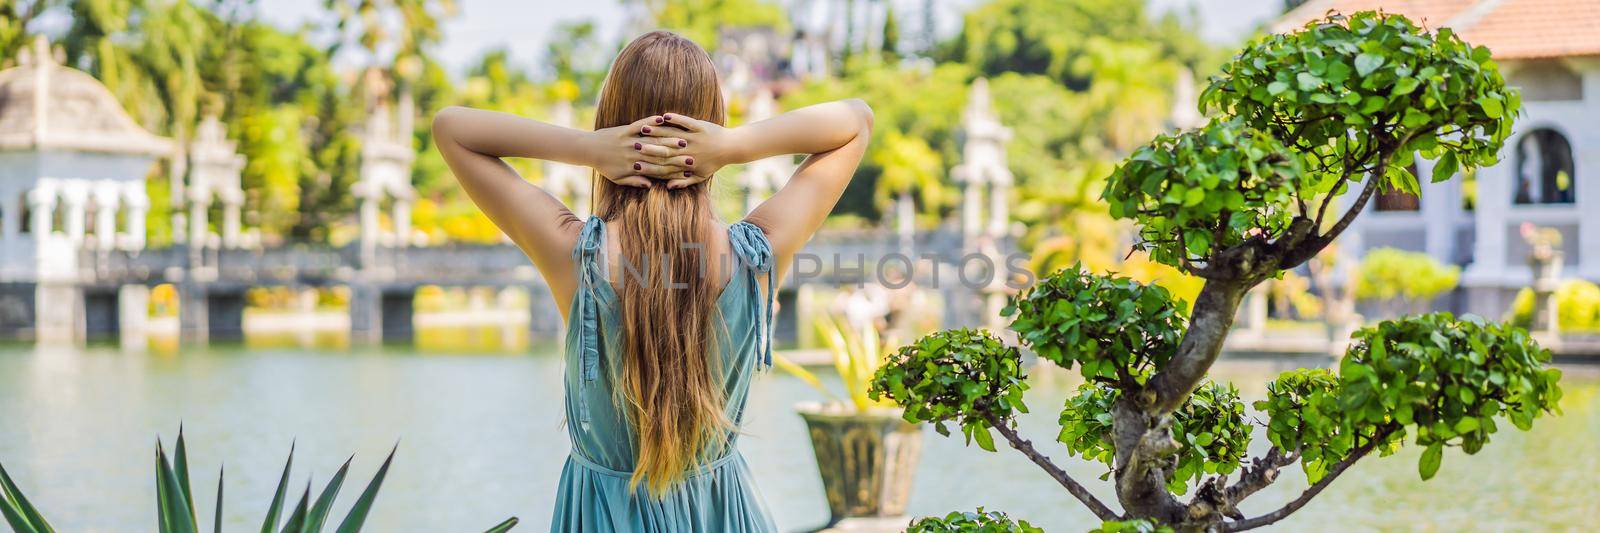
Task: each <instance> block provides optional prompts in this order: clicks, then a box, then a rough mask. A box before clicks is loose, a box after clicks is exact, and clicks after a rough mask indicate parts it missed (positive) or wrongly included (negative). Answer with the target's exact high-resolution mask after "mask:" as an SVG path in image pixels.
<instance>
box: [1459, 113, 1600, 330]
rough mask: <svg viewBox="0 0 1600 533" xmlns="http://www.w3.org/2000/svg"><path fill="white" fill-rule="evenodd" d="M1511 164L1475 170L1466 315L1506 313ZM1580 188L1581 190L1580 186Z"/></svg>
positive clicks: (1509, 146) (1464, 280)
mask: <svg viewBox="0 0 1600 533" xmlns="http://www.w3.org/2000/svg"><path fill="white" fill-rule="evenodd" d="M1515 139H1516V138H1513V139H1512V140H1511V141H1507V142H1506V148H1505V149H1504V150H1501V153H1500V157H1501V160H1502V161H1510V160H1511V155H1512V154H1511V152H1512V151H1513V150H1515V148H1513V147H1514V146H1515V142H1514V141H1515ZM1515 166H1516V165H1514V164H1499V165H1495V166H1492V167H1485V168H1480V169H1478V185H1477V187H1478V199H1477V209H1476V211H1475V212H1474V214H1473V215H1474V217H1475V221H1474V223H1475V225H1476V228H1475V230H1474V233H1473V252H1472V264H1471V265H1468V266H1467V269H1466V271H1465V272H1462V274H1461V285H1462V286H1463V287H1465V288H1466V289H1467V309H1466V311H1467V312H1470V313H1476V314H1479V315H1483V316H1486V317H1498V316H1501V315H1503V314H1505V312H1506V303H1507V299H1506V298H1505V297H1504V296H1505V295H1504V294H1503V293H1505V292H1508V291H1506V289H1505V288H1504V287H1505V285H1506V281H1507V280H1506V270H1507V267H1508V266H1510V265H1509V264H1508V261H1507V257H1506V255H1507V252H1506V246H1507V242H1508V239H1509V237H1508V232H1507V224H1508V222H1507V220H1506V214H1507V212H1508V211H1510V210H1511V200H1512V192H1511V190H1512V189H1511V183H1512V181H1513V180H1514V179H1515V172H1516V169H1515ZM1579 185H1580V187H1579V188H1580V189H1582V187H1581V185H1582V184H1581V183H1580V184H1579Z"/></svg>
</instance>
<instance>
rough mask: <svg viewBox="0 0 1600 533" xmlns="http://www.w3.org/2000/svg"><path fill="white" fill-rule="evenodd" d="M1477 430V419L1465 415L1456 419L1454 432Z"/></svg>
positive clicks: (1462, 432)
mask: <svg viewBox="0 0 1600 533" xmlns="http://www.w3.org/2000/svg"><path fill="white" fill-rule="evenodd" d="M1477 430H1478V419H1476V418H1472V417H1470V416H1469V417H1466V418H1463V419H1461V420H1457V421H1456V433H1460V434H1463V435H1465V434H1467V433H1472V432H1474V431H1477Z"/></svg>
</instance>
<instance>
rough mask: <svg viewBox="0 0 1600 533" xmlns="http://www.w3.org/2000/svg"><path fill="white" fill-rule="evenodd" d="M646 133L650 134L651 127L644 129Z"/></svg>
mask: <svg viewBox="0 0 1600 533" xmlns="http://www.w3.org/2000/svg"><path fill="white" fill-rule="evenodd" d="M644 132H645V133H647V134H648V133H650V126H645V127H644Z"/></svg>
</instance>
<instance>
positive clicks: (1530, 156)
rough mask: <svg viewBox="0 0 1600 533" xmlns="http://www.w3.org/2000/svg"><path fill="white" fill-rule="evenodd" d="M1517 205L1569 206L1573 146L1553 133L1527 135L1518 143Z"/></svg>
mask: <svg viewBox="0 0 1600 533" xmlns="http://www.w3.org/2000/svg"><path fill="white" fill-rule="evenodd" d="M1516 163H1517V168H1516V171H1517V174H1516V176H1517V181H1516V189H1515V194H1516V203H1519V204H1570V203H1572V202H1573V199H1574V198H1576V197H1577V195H1576V194H1575V193H1574V191H1573V187H1574V186H1575V185H1576V184H1575V183H1574V180H1573V177H1574V176H1575V175H1576V173H1575V172H1574V169H1573V166H1572V145H1571V144H1570V143H1568V142H1567V138H1566V137H1565V136H1563V135H1561V133H1559V132H1557V131H1555V130H1552V129H1537V130H1533V131H1530V132H1528V133H1526V134H1524V135H1523V136H1522V139H1520V140H1518V141H1517V160H1516Z"/></svg>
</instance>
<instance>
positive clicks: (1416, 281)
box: [1356, 248, 1461, 314]
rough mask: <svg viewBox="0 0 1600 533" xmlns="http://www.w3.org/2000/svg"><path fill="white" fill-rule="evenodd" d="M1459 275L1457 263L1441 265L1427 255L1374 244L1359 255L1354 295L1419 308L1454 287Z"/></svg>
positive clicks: (1459, 269) (1417, 310) (1417, 309)
mask: <svg viewBox="0 0 1600 533" xmlns="http://www.w3.org/2000/svg"><path fill="white" fill-rule="evenodd" d="M1460 279H1461V267H1457V266H1452V265H1445V264H1443V263H1440V262H1439V261H1438V260H1436V259H1434V258H1433V256H1431V255H1428V254H1425V253H1421V252H1407V251H1404V250H1396V249H1394V248H1378V249H1375V250H1372V251H1369V252H1367V255H1366V257H1363V258H1361V269H1360V272H1359V274H1358V276H1357V277H1356V298H1360V299H1363V300H1376V301H1380V302H1384V303H1386V304H1392V303H1401V304H1404V305H1405V306H1406V308H1409V309H1410V310H1411V311H1412V312H1420V311H1421V310H1422V309H1421V308H1422V307H1423V306H1426V305H1427V304H1428V302H1430V301H1432V300H1433V299H1434V298H1437V297H1439V296H1440V295H1442V294H1444V293H1447V292H1450V291H1451V290H1453V289H1455V288H1456V282H1457V281H1459V280H1460ZM1391 314H1393V313H1391Z"/></svg>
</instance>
